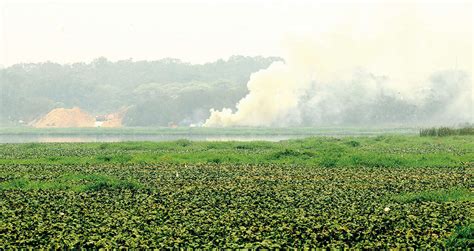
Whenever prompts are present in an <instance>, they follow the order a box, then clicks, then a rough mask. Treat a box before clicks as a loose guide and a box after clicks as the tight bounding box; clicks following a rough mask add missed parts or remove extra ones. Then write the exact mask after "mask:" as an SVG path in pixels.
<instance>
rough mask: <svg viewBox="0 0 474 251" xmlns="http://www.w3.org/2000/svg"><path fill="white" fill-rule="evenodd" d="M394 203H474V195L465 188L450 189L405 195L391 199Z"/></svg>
mask: <svg viewBox="0 0 474 251" xmlns="http://www.w3.org/2000/svg"><path fill="white" fill-rule="evenodd" d="M393 199H394V200H395V201H398V202H402V203H407V202H415V201H436V202H448V201H474V194H473V193H472V192H471V191H470V190H469V189H466V188H452V189H448V190H439V191H423V192H418V193H405V194H401V195H397V196H395V197H394V198H393Z"/></svg>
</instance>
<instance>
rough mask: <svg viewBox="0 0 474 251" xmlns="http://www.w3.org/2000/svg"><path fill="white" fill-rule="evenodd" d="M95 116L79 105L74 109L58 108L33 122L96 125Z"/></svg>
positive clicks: (37, 124) (61, 125)
mask: <svg viewBox="0 0 474 251" xmlns="http://www.w3.org/2000/svg"><path fill="white" fill-rule="evenodd" d="M94 123H95V118H94V117H93V116H91V115H89V114H88V113H86V112H84V111H82V110H81V109H79V108H78V107H74V108H72V109H66V108H56V109H53V110H52V111H50V112H49V113H48V114H46V115H45V116H44V117H42V118H41V119H39V120H38V121H37V122H36V123H34V124H33V126H34V127H37V128H45V127H58V128H59V127H94Z"/></svg>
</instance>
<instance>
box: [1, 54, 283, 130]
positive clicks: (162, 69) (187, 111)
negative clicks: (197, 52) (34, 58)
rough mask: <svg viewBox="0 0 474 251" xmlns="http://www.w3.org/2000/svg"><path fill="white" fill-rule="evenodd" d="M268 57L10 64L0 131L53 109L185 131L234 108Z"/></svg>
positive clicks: (3, 82)
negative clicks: (119, 115)
mask: <svg viewBox="0 0 474 251" xmlns="http://www.w3.org/2000/svg"><path fill="white" fill-rule="evenodd" d="M278 60H282V59H281V58H276V57H244V56H232V57H230V58H229V59H228V60H217V61H215V62H212V63H206V64H190V63H186V62H182V61H180V60H178V59H171V58H167V59H162V60H157V61H133V60H121V61H117V62H111V61H109V60H107V59H106V58H103V57H102V58H97V59H95V60H94V61H92V62H91V63H74V64H57V63H51V62H46V63H35V64H33V63H31V64H16V65H13V66H11V67H8V68H4V69H0V125H2V126H17V125H25V124H28V123H29V122H31V121H33V120H35V119H38V118H39V117H41V116H43V115H45V114H46V113H48V112H49V111H51V110H52V109H54V108H59V107H64V108H72V107H79V108H81V109H83V110H84V111H86V112H88V113H90V114H92V115H100V114H107V113H112V112H115V111H117V110H119V109H124V108H127V109H128V110H127V113H126V116H125V118H124V121H123V123H124V125H125V126H167V125H169V124H170V123H173V124H178V125H190V124H192V123H199V122H203V121H204V120H205V119H206V118H207V117H208V116H209V110H210V109H211V108H217V109H222V108H224V107H235V104H236V103H237V102H238V101H239V100H240V99H241V98H242V97H244V96H245V95H246V94H247V92H248V91H247V87H246V83H247V81H248V80H249V77H250V75H251V74H252V73H253V72H256V71H258V70H260V69H264V68H267V67H268V66H269V65H270V64H271V63H272V62H274V61H278Z"/></svg>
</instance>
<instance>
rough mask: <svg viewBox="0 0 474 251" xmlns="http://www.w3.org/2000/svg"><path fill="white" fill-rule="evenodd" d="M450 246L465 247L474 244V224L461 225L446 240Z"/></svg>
mask: <svg viewBox="0 0 474 251" xmlns="http://www.w3.org/2000/svg"><path fill="white" fill-rule="evenodd" d="M446 246H447V247H449V248H463V247H471V248H472V247H473V246H474V224H473V223H471V224H469V225H467V226H459V227H457V228H456V230H455V231H454V233H453V234H452V235H451V236H450V237H449V238H448V240H447V241H446Z"/></svg>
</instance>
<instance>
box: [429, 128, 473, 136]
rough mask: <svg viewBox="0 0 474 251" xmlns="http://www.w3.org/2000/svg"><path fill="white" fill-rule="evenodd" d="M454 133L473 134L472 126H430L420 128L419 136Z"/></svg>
mask: <svg viewBox="0 0 474 251" xmlns="http://www.w3.org/2000/svg"><path fill="white" fill-rule="evenodd" d="M455 135H474V126H466V127H462V128H451V127H438V128H436V127H432V128H422V129H420V136H421V137H444V136H455Z"/></svg>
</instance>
